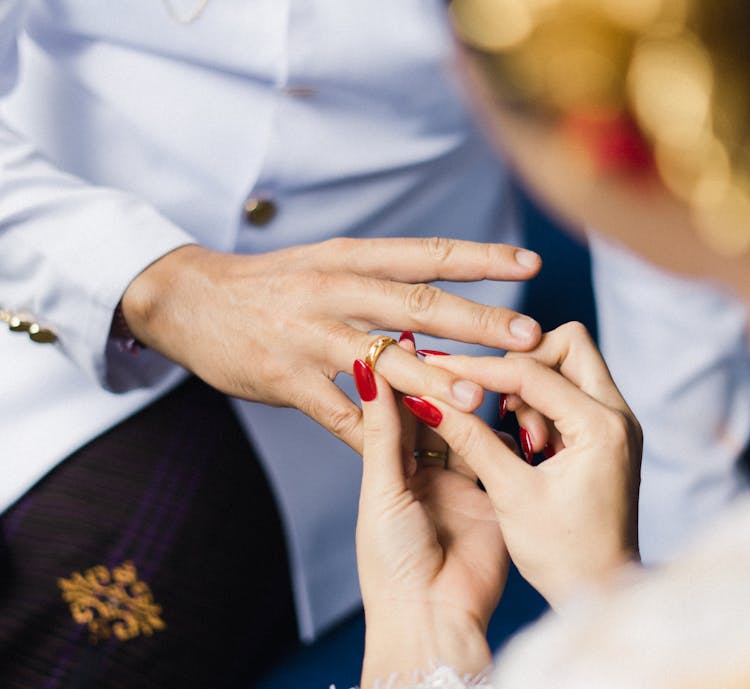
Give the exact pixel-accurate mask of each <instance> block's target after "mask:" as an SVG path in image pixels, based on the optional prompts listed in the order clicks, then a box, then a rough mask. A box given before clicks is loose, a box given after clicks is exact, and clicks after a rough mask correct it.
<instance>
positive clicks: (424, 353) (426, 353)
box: [417, 349, 450, 356]
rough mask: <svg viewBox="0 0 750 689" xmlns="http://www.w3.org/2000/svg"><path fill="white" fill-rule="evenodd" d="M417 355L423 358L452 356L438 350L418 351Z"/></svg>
mask: <svg viewBox="0 0 750 689" xmlns="http://www.w3.org/2000/svg"><path fill="white" fill-rule="evenodd" d="M417 354H419V355H421V356H450V355H449V354H448V352H441V351H438V350H437V349H418V350H417Z"/></svg>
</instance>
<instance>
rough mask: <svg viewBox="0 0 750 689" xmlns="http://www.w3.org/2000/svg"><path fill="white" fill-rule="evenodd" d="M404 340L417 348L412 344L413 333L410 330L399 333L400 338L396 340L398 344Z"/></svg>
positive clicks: (415, 344)
mask: <svg viewBox="0 0 750 689" xmlns="http://www.w3.org/2000/svg"><path fill="white" fill-rule="evenodd" d="M404 340H409V342H411V343H412V344H413V345H414V346H415V347H416V346H417V343H416V342H414V333H413V332H412V331H411V330H404V332H402V333H401V337H399V338H398V341H399V342H403V341H404Z"/></svg>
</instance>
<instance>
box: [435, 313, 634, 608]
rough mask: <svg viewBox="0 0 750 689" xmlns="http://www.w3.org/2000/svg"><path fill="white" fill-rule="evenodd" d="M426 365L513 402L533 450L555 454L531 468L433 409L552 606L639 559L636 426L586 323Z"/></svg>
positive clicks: (519, 561) (459, 416)
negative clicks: (502, 349)
mask: <svg viewBox="0 0 750 689" xmlns="http://www.w3.org/2000/svg"><path fill="white" fill-rule="evenodd" d="M428 361H429V363H430V364H432V365H434V366H436V367H440V368H442V369H444V370H447V371H451V372H452V373H454V374H455V375H457V376H460V377H464V378H468V379H470V380H474V381H476V382H478V383H480V384H481V385H482V386H484V387H485V388H487V389H489V390H495V391H497V392H501V393H506V394H508V395H511V400H512V403H511V407H515V408H517V410H518V411H517V413H518V414H519V416H520V419H519V421H521V423H527V422H528V423H527V425H529V426H532V427H533V428H534V441H533V442H534V446H535V449H537V450H540V449H542V448H543V447H544V446H545V445H546V444H547V443H548V442H550V441H551V443H550V444H551V445H552V446H554V448H555V450H556V454H555V455H554V456H553V457H552V458H551V459H548V460H547V461H545V462H543V463H542V464H540V465H538V466H536V467H532V466H529V465H528V464H526V463H524V462H523V460H521V459H520V458H519V457H518V456H516V455H515V454H514V453H513V452H511V451H510V450H509V449H508V448H507V447H506V445H505V444H504V443H503V442H501V441H500V440H499V439H498V438H497V436H496V435H495V433H494V431H492V430H491V429H490V428H489V427H488V426H487V425H486V424H484V423H483V422H482V421H481V420H480V419H478V418H477V417H476V416H474V415H472V414H467V413H463V412H459V411H456V410H455V409H453V408H452V407H450V406H449V405H447V404H445V403H444V402H442V401H440V400H437V399H434V398H429V399H427V400H426V401H427V403H428V404H429V405H431V406H432V407H434V408H435V409H436V410H438V412H439V414H440V415H442V418H441V419H440V421H439V423H438V424H437V426H436V430H437V432H438V433H439V434H440V435H441V436H442V437H443V438H444V439H445V440H446V441H447V442H448V444H449V445H450V446H451V448H452V449H453V451H454V452H456V453H458V454H460V455H462V456H463V458H464V460H465V461H466V462H467V463H468V465H469V466H470V467H472V468H473V469H474V471H476V473H477V475H478V476H479V478H480V480H481V481H482V483H483V484H484V486H485V488H486V489H487V492H488V495H489V496H490V498H491V499H492V503H493V505H494V509H495V511H496V513H497V518H498V520H499V522H500V526H501V529H502V532H503V536H504V538H505V542H506V545H507V548H508V551H509V552H510V556H511V558H512V560H513V561H514V563H515V564H516V565H517V567H518V569H519V571H520V572H521V573H522V574H523V576H524V577H525V578H526V579H527V580H528V581H529V582H530V583H531V584H532V585H533V586H534V587H535V588H536V589H537V590H538V591H539V592H540V593H541V594H542V595H543V596H544V597H545V598H546V599H547V600H548V601H549V602H550V604H552V605H553V606H557V605H559V603H560V602H561V601H562V600H563V599H564V598H565V597H566V596H567V595H568V594H569V593H570V592H571V591H572V590H573V589H575V588H576V587H577V586H580V585H581V584H585V583H588V582H596V581H599V580H601V579H603V578H606V577H607V576H608V575H609V574H610V573H611V572H612V571H613V570H615V569H617V568H619V567H620V566H621V565H622V564H624V563H625V562H627V561H629V560H633V559H637V558H638V539H637V506H638V486H639V482H640V457H641V444H642V438H641V432H640V427H639V424H638V422H637V420H636V419H635V417H634V416H633V414H632V412H631V411H630V409H629V408H628V406H627V404H626V403H625V401H624V400H623V399H622V397H621V396H620V393H619V392H618V390H617V388H616V387H615V384H614V382H613V381H612V378H611V377H610V374H609V371H608V370H607V367H606V365H605V364H604V361H603V360H602V358H601V356H600V354H599V353H598V351H597V349H596V347H595V345H594V343H593V342H592V341H591V338H590V337H589V335H588V333H587V332H586V330H585V328H584V327H583V326H581V325H580V324H566V325H564V326H562V327H560V328H558V329H557V330H554V331H552V332H550V333H548V334H545V335H544V336H543V338H542V343H541V344H540V346H539V347H538V348H537V349H536V350H534V351H533V352H530V353H528V354H524V355H515V354H514V355H512V356H506V357H505V358H496V357H488V358H471V357H464V356H444V357H437V356H436V357H429V359H428ZM428 409H429V408H428ZM545 420H547V421H545ZM547 424H549V425H547Z"/></svg>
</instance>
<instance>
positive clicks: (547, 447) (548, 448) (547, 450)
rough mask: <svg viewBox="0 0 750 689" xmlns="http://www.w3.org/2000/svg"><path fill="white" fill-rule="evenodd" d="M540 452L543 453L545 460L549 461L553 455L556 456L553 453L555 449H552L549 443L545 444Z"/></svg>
mask: <svg viewBox="0 0 750 689" xmlns="http://www.w3.org/2000/svg"><path fill="white" fill-rule="evenodd" d="M542 452H543V453H544V456H545V457H546V458H547V459H549V458H550V457H554V456H555V454H556V453H555V448H554V447H552V445H550V444H549V443H547V444H546V445H545V446H544V449H543V450H542Z"/></svg>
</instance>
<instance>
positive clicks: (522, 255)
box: [516, 249, 539, 268]
mask: <svg viewBox="0 0 750 689" xmlns="http://www.w3.org/2000/svg"><path fill="white" fill-rule="evenodd" d="M516 263H518V264H519V265H521V266H523V267H524V268H536V267H537V266H538V265H539V254H537V253H536V252H534V251H529V250H528V249H519V250H518V251H516Z"/></svg>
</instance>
